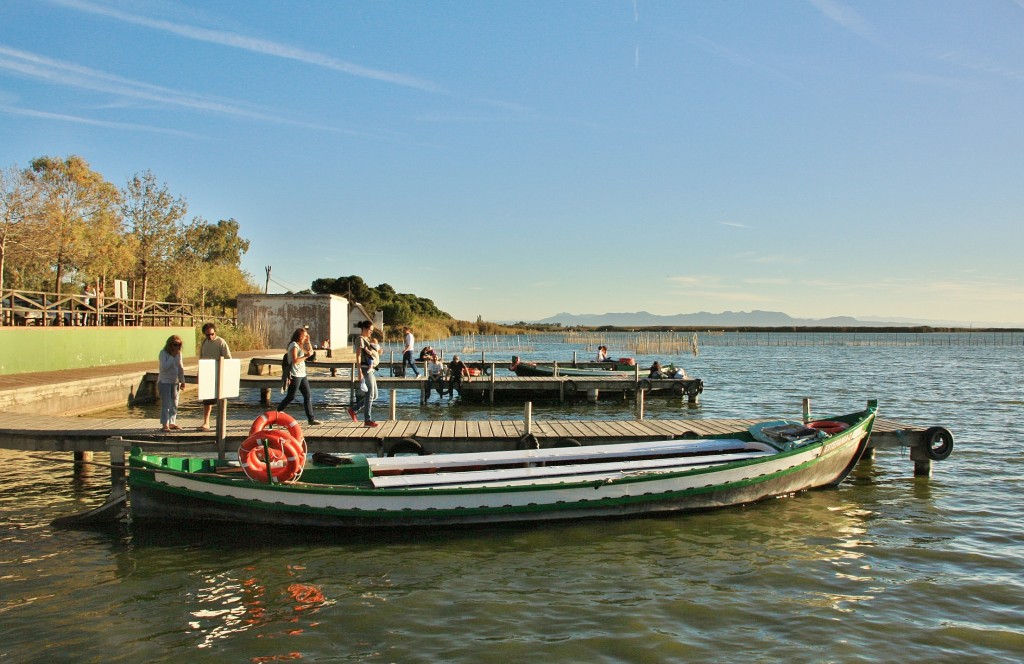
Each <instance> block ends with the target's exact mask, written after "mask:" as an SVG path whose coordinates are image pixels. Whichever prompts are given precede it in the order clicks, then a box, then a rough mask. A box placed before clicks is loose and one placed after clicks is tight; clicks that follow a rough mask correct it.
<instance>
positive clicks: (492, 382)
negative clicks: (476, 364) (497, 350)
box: [490, 362, 497, 404]
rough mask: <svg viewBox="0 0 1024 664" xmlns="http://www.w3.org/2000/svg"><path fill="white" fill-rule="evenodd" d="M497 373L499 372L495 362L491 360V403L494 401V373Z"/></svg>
mask: <svg viewBox="0 0 1024 664" xmlns="http://www.w3.org/2000/svg"><path fill="white" fill-rule="evenodd" d="M496 373H497V371H496V370H495V365H494V362H491V389H490V392H491V403H492V404H493V403H494V374H496Z"/></svg>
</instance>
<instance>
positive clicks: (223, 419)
mask: <svg viewBox="0 0 1024 664" xmlns="http://www.w3.org/2000/svg"><path fill="white" fill-rule="evenodd" d="M223 375H224V358H223V357H218V358H217V371H216V373H215V374H214V377H213V390H214V391H213V396H214V398H215V399H216V400H217V458H218V459H220V460H221V461H223V460H224V453H225V447H226V446H225V444H224V431H225V427H227V421H228V402H227V400H226V399H222V398H221V396H220V381H221V377H222V376H223Z"/></svg>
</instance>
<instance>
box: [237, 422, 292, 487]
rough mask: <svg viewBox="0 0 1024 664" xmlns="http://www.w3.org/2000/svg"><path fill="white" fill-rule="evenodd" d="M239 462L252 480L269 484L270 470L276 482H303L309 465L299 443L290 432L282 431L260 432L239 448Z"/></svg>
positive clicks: (243, 442)
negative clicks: (298, 480)
mask: <svg viewBox="0 0 1024 664" xmlns="http://www.w3.org/2000/svg"><path fill="white" fill-rule="evenodd" d="M264 441H266V443H267V444H266V447H265V448H264V445H263V442H264ZM268 457H269V458H268ZM238 460H239V461H241V462H242V470H244V471H245V474H246V476H248V477H249V479H251V480H254V481H256V482H266V481H267V480H268V478H267V468H268V466H269V469H270V476H271V478H273V481H275V482H280V483H282V484H286V483H288V482H294V481H295V480H297V479H299V476H300V475H302V469H303V468H304V467H305V465H306V455H305V454H303V453H302V450H301V446H300V445H299V443H298V442H296V441H295V439H294V438H292V437H291V435H290V434H289V433H288V432H287V431H278V430H267V431H259V432H257V433H254V434H253V435H251V436H249V437H248V438H246V439H245V440H244V441H242V444H241V445H240V446H239V447H238Z"/></svg>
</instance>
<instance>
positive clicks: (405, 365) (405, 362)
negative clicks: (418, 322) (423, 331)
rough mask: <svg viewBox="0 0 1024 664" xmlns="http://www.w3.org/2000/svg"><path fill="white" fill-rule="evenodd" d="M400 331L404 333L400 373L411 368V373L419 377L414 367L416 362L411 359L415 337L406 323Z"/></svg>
mask: <svg viewBox="0 0 1024 664" xmlns="http://www.w3.org/2000/svg"><path fill="white" fill-rule="evenodd" d="M402 332H404V333H405V348H403V349H402V373H405V370H406V369H412V372H413V374H415V375H416V377H417V378H419V377H420V372H419V371H418V370H417V369H416V363H415V362H413V360H412V353H413V348H414V347H415V346H416V337H415V336H413V333H412V328H411V327H409V326H408V325H407V326H405V327H403V328H402Z"/></svg>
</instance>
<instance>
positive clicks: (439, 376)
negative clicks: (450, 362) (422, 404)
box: [423, 355, 448, 401]
mask: <svg viewBox="0 0 1024 664" xmlns="http://www.w3.org/2000/svg"><path fill="white" fill-rule="evenodd" d="M447 370H448V369H447V367H445V366H444V362H442V361H441V360H439V359H437V356H436V355H435V356H434V358H433V359H430V360H428V362H427V368H426V374H427V382H426V383H424V385H423V400H424V401H427V400H428V399H430V390H434V389H436V390H437V396H438V398H441V399H443V398H444V388H445V374H446V373H447Z"/></svg>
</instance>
